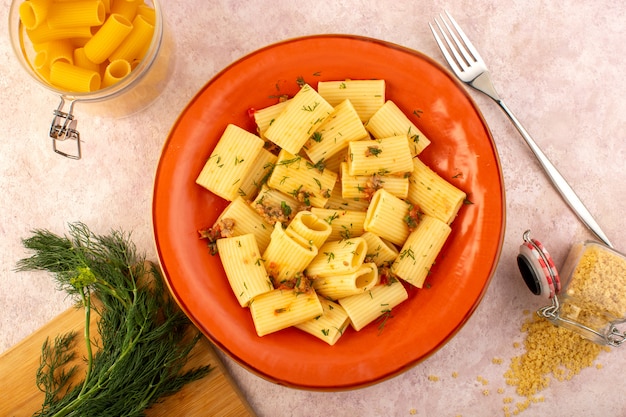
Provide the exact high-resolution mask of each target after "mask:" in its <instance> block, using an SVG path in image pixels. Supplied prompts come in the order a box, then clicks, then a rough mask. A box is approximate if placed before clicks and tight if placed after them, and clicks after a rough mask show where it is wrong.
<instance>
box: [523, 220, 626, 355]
mask: <svg viewBox="0 0 626 417" xmlns="http://www.w3.org/2000/svg"><path fill="white" fill-rule="evenodd" d="M523 239H524V242H523V243H522V245H520V249H519V254H518V256H517V264H518V267H519V270H520V272H521V274H522V277H523V278H524V281H525V282H526V285H527V286H528V288H529V289H530V290H531V291H532V292H533V293H534V294H535V295H538V296H543V297H546V298H548V299H549V300H550V301H551V304H550V305H547V306H545V307H542V308H540V309H539V310H538V311H537V313H538V314H539V315H540V316H541V317H544V318H546V319H548V320H550V321H551V322H552V323H554V324H555V325H557V326H561V327H565V328H568V329H570V330H572V331H574V332H577V333H579V334H580V335H581V336H583V337H584V338H586V339H589V340H591V341H593V342H595V343H598V344H601V345H609V346H619V345H621V344H622V343H624V341H626V331H625V328H626V255H624V254H622V253H620V252H618V251H616V250H615V249H613V248H610V247H608V246H606V245H604V244H602V243H598V242H595V241H585V242H580V243H576V244H574V245H573V246H572V248H571V249H570V252H569V254H568V256H567V258H566V260H565V262H564V264H563V266H562V267H561V269H560V272H559V271H558V270H557V268H556V266H555V265H554V261H553V260H552V258H551V257H550V254H549V253H548V251H547V250H546V249H545V248H544V247H543V245H542V244H541V243H540V242H539V241H537V240H535V239H532V238H531V237H530V231H526V232H525V233H524V237H523Z"/></svg>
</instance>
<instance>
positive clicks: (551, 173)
mask: <svg viewBox="0 0 626 417" xmlns="http://www.w3.org/2000/svg"><path fill="white" fill-rule="evenodd" d="M445 13H446V16H447V18H448V21H449V22H450V23H451V24H452V26H450V24H448V22H447V21H446V19H445V18H444V16H443V15H440V16H439V17H440V19H439V20H438V19H437V18H435V24H436V25H437V29H438V31H439V33H441V36H442V37H443V40H442V37H440V36H439V34H438V31H437V29H435V27H434V26H433V25H432V24H431V23H429V24H428V25H429V26H430V30H431V31H432V32H433V36H434V37H435V41H436V42H437V45H438V46H439V49H441V52H442V54H443V56H444V57H445V59H446V61H448V64H449V65H450V67H451V68H452V71H453V72H454V74H455V75H456V76H457V77H458V78H459V79H460V80H461V81H463V82H464V83H465V84H467V85H469V86H471V87H473V88H475V89H476V90H478V91H480V92H481V93H484V94H486V95H487V96H489V97H491V98H492V99H493V100H494V101H495V102H496V103H497V104H498V105H499V106H500V108H501V109H502V110H504V112H505V113H506V115H507V116H508V117H509V119H510V120H511V122H513V125H514V126H515V127H516V128H517V130H518V131H519V133H520V134H521V135H522V138H524V140H525V141H526V144H528V146H529V147H530V150H531V151H532V152H533V154H534V155H535V157H536V158H537V159H538V160H539V163H540V164H541V166H542V167H543V169H544V170H545V172H546V174H547V176H548V178H550V180H551V181H552V184H553V185H554V187H555V188H556V189H557V190H558V192H559V193H560V194H561V197H562V198H563V199H564V200H565V202H566V203H567V204H568V205H569V206H570V208H571V209H572V210H573V212H574V213H575V214H576V215H577V216H578V217H579V218H580V220H581V221H582V222H583V223H584V224H585V225H586V226H587V227H588V228H589V230H591V231H592V232H593V233H594V234H595V235H596V236H597V237H598V238H599V239H600V240H602V241H603V242H604V243H606V244H607V245H608V246H609V247H613V245H612V244H611V242H609V239H608V238H607V236H606V235H605V234H604V232H603V231H602V229H601V228H600V226H599V225H598V223H597V222H596V221H595V219H594V218H593V216H592V215H591V213H590V212H589V210H588V209H587V208H586V207H585V205H584V204H583V202H582V201H581V200H580V198H579V197H578V196H577V195H576V193H575V192H574V190H573V189H572V187H571V186H570V185H569V184H568V183H567V181H566V180H565V178H564V177H563V176H562V175H561V174H560V173H559V171H558V170H557V169H556V167H555V166H554V165H553V164H552V162H550V160H549V159H548V157H547V156H546V155H545V154H544V153H543V151H542V150H541V149H540V148H539V146H538V145H537V144H536V143H535V141H534V140H533V139H532V138H531V137H530V135H529V134H528V132H527V131H526V129H524V127H523V126H522V124H521V123H520V122H519V120H518V119H517V117H515V115H514V114H513V113H512V112H511V110H509V108H508V107H507V106H506V104H504V102H503V101H502V99H501V98H500V96H499V95H498V93H497V92H496V89H495V88H494V86H493V83H492V82H491V76H490V74H489V70H488V69H487V65H486V64H485V61H484V60H483V59H482V58H481V57H480V54H479V53H478V51H477V50H476V48H475V47H474V45H472V43H471V42H470V40H469V39H468V37H467V36H466V35H465V33H464V32H463V30H462V29H461V28H460V27H459V25H458V24H457V23H456V21H455V20H454V18H453V17H452V16H451V15H450V13H448V12H447V11H446V12H445ZM459 38H460V39H459Z"/></svg>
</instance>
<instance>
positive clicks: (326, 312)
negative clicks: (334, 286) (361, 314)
mask: <svg viewBox="0 0 626 417" xmlns="http://www.w3.org/2000/svg"><path fill="white" fill-rule="evenodd" d="M318 298H319V301H320V304H321V305H322V310H323V313H322V314H321V315H320V316H317V317H315V318H313V319H310V320H307V321H304V322H302V323H299V324H296V325H295V327H296V328H297V329H300V330H302V331H304V332H307V333H309V334H310V335H313V336H315V337H317V338H318V339H321V340H323V341H324V342H326V343H328V344H329V345H331V346H333V345H334V344H335V343H337V340H339V338H340V337H341V336H342V335H343V332H344V331H345V330H346V328H347V327H348V326H349V325H350V318H349V317H348V313H346V310H344V309H343V307H341V306H340V305H339V304H338V303H335V302H334V301H331V300H328V299H326V298H322V297H318Z"/></svg>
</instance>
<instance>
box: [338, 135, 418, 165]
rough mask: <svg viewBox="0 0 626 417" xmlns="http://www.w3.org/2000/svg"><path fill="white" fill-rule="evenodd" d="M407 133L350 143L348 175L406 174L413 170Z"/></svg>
mask: <svg viewBox="0 0 626 417" xmlns="http://www.w3.org/2000/svg"><path fill="white" fill-rule="evenodd" d="M412 159H413V157H412V156H411V150H410V148H409V140H408V138H407V137H406V136H405V135H402V136H392V137H388V138H384V139H376V140H359V141H354V142H350V143H349V144H348V175H372V174H378V175H386V174H405V173H407V172H412V171H413V161H412Z"/></svg>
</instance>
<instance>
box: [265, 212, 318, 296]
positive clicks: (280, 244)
mask: <svg viewBox="0 0 626 417" xmlns="http://www.w3.org/2000/svg"><path fill="white" fill-rule="evenodd" d="M317 253H318V251H317V248H316V247H315V246H313V245H312V244H310V243H309V242H306V241H305V240H304V239H302V237H300V236H294V235H293V234H291V235H290V234H288V233H287V232H286V231H285V229H283V226H282V224H281V223H276V224H275V225H274V230H273V231H272V236H271V239H270V243H269V245H267V249H265V252H264V253H263V259H264V260H265V267H266V269H267V272H268V273H269V274H270V276H271V277H272V280H273V282H274V285H275V286H279V284H280V283H281V282H284V281H288V280H290V279H292V278H294V277H295V276H296V274H297V273H300V272H302V271H304V268H305V267H306V266H307V265H308V264H309V262H311V260H313V259H314V258H315V256H316V255H317Z"/></svg>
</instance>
